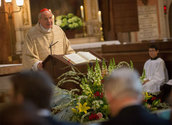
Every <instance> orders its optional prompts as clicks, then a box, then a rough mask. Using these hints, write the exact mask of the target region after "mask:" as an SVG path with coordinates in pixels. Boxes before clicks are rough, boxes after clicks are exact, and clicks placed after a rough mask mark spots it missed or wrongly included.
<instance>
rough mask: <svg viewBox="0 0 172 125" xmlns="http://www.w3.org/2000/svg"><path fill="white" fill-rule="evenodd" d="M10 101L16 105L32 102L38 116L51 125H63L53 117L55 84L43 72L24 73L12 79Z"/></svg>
mask: <svg viewBox="0 0 172 125" xmlns="http://www.w3.org/2000/svg"><path fill="white" fill-rule="evenodd" d="M11 82H12V83H11V84H12V86H11V93H10V95H11V96H10V97H11V98H10V100H11V102H12V103H15V104H23V103H25V102H32V103H33V104H34V105H35V106H36V108H38V110H37V114H38V115H39V116H41V117H43V118H44V119H45V120H46V121H48V123H49V124H50V125H57V124H59V125H63V124H67V123H62V122H57V121H56V120H54V119H53V118H52V116H51V112H50V103H51V98H52V94H53V87H54V85H53V83H52V80H51V79H50V77H49V76H48V75H47V74H46V73H45V72H43V71H31V70H30V71H23V72H20V73H17V74H16V75H13V76H12V77H11Z"/></svg>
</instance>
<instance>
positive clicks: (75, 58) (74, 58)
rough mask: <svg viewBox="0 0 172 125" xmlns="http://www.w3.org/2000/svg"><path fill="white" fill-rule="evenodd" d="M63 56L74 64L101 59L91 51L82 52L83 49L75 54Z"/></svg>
mask: <svg viewBox="0 0 172 125" xmlns="http://www.w3.org/2000/svg"><path fill="white" fill-rule="evenodd" d="M63 57H64V58H65V59H66V60H67V61H69V62H71V63H72V64H80V63H88V62H93V61H96V60H98V61H100V59H99V58H97V57H96V56H94V55H93V54H91V53H90V52H82V51H80V52H77V53H74V54H68V55H64V56H63Z"/></svg>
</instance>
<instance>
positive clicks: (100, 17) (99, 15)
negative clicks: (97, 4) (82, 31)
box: [98, 11, 102, 23]
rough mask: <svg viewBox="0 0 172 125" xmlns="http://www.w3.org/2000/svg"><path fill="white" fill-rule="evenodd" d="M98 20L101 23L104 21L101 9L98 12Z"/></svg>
mask: <svg viewBox="0 0 172 125" xmlns="http://www.w3.org/2000/svg"><path fill="white" fill-rule="evenodd" d="M98 20H99V22H100V23H101V22H102V14H101V11H99V12H98Z"/></svg>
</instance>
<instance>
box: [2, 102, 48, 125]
mask: <svg viewBox="0 0 172 125" xmlns="http://www.w3.org/2000/svg"><path fill="white" fill-rule="evenodd" d="M35 110H36V108H35V107H34V106H33V105H31V104H30V103H29V104H26V103H25V104H24V105H17V104H11V105H7V106H5V107H4V108H3V109H2V110H1V111H0V125H49V124H48V123H47V122H46V121H45V120H44V119H43V118H42V117H40V116H38V115H37V114H36V112H35Z"/></svg>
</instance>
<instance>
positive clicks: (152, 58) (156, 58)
mask: <svg viewBox="0 0 172 125" xmlns="http://www.w3.org/2000/svg"><path fill="white" fill-rule="evenodd" d="M158 58H159V57H158V56H157V57H155V58H151V60H156V59H158Z"/></svg>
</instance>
